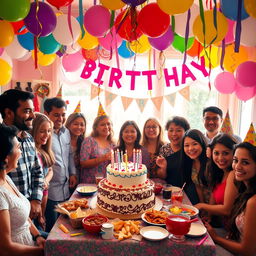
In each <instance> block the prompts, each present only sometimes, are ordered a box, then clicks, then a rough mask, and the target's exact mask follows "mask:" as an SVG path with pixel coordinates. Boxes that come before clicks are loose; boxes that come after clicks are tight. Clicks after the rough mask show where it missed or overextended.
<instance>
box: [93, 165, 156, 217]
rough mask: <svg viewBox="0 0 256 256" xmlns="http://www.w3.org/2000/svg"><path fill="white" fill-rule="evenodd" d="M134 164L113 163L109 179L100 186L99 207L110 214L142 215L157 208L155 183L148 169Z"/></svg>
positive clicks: (108, 172)
mask: <svg viewBox="0 0 256 256" xmlns="http://www.w3.org/2000/svg"><path fill="white" fill-rule="evenodd" d="M134 167H135V166H134V163H132V162H128V163H127V164H126V163H123V162H121V163H114V164H113V163H112V164H109V165H108V166H107V177H106V178H105V179H103V180H101V181H100V183H99V185H98V197H97V205H98V207H99V208H100V209H102V210H104V211H107V212H109V213H114V214H121V215H133V214H141V213H143V212H145V211H146V210H149V209H152V208H153V207H154V206H155V194H154V183H153V182H152V181H151V180H149V179H148V178H147V168H146V166H145V165H143V164H139V165H138V166H136V168H134Z"/></svg>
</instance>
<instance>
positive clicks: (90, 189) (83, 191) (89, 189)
mask: <svg viewBox="0 0 256 256" xmlns="http://www.w3.org/2000/svg"><path fill="white" fill-rule="evenodd" d="M76 191H77V192H78V194H79V195H80V196H92V195H93V194H94V193H95V192H96V191H97V187H95V186H80V187H78V188H77V189H76Z"/></svg>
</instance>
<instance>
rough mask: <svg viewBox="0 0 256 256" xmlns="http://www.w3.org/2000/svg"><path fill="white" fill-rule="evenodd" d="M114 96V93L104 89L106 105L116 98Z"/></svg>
mask: <svg viewBox="0 0 256 256" xmlns="http://www.w3.org/2000/svg"><path fill="white" fill-rule="evenodd" d="M116 96H117V95H116V94H113V93H111V92H108V91H105V100H106V106H108V105H109V104H110V103H111V102H112V101H113V100H114V99H115V98H116Z"/></svg>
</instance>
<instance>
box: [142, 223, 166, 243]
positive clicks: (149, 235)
mask: <svg viewBox="0 0 256 256" xmlns="http://www.w3.org/2000/svg"><path fill="white" fill-rule="evenodd" d="M140 234H141V235H142V236H143V237H144V238H145V239H147V240H150V241H160V240H163V239H165V238H166V237H168V235H169V232H168V231H167V230H166V229H165V228H162V227H157V226H147V227H144V228H142V229H141V230H140Z"/></svg>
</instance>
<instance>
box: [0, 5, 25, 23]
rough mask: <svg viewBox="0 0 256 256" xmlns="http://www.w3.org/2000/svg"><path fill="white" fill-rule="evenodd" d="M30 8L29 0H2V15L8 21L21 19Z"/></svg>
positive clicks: (0, 14) (0, 13)
mask: <svg viewBox="0 0 256 256" xmlns="http://www.w3.org/2000/svg"><path fill="white" fill-rule="evenodd" d="M29 9H30V1H29V0H1V3H0V17H1V18H2V19H4V20H8V21H19V20H22V19H24V18H25V17H26V16H27V15H28V12H29Z"/></svg>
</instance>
